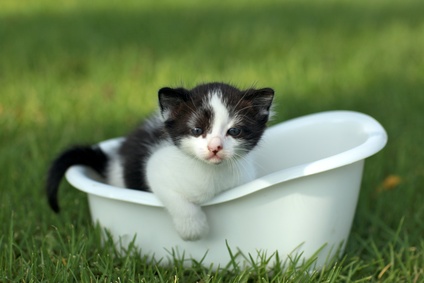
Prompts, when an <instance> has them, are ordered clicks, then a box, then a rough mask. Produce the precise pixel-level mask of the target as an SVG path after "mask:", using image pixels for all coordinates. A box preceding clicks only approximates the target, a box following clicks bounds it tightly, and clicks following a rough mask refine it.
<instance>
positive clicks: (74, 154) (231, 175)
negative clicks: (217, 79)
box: [47, 83, 274, 240]
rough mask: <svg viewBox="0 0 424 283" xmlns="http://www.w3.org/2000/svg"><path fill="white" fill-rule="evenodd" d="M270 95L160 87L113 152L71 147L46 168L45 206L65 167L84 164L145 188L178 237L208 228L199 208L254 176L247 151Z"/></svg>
mask: <svg viewBox="0 0 424 283" xmlns="http://www.w3.org/2000/svg"><path fill="white" fill-rule="evenodd" d="M273 96H274V91H273V90H272V89H270V88H264V89H258V90H255V89H248V90H245V91H240V90H238V89H237V88H235V87H232V86H230V85H227V84H223V83H208V84H202V85H199V86H197V87H195V88H193V89H192V90H186V89H184V88H176V89H172V88H162V89H160V90H159V105H160V111H159V112H158V113H157V114H156V115H154V116H152V117H151V118H150V119H148V120H147V121H145V122H144V124H142V125H141V126H140V127H139V128H137V129H136V130H135V131H134V132H133V133H131V134H130V135H129V136H128V137H127V138H126V139H125V140H124V142H123V143H122V145H121V147H120V149H119V150H118V152H117V153H115V154H108V155H106V154H105V153H104V152H103V151H102V150H101V149H100V148H98V147H74V148H71V149H69V150H67V151H65V152H64V153H62V155H60V156H59V157H58V158H57V159H56V160H55V161H54V162H53V164H52V167H51V168H50V171H49V174H48V179H47V195H48V199H49V203H50V206H51V207H52V209H53V210H55V211H56V212H58V211H59V207H58V204H57V191H58V186H59V183H60V180H61V178H62V177H63V175H64V173H65V172H66V170H67V169H68V168H69V167H70V166H72V165H75V164H82V165H87V166H90V167H92V168H93V169H95V170H96V171H97V172H99V173H100V174H102V175H103V176H104V177H105V178H106V180H107V182H108V183H109V184H111V185H114V186H119V187H127V188H132V189H137V190H145V191H152V192H153V193H154V194H155V195H156V196H157V197H158V198H159V199H160V200H161V202H162V203H163V204H164V206H165V207H166V209H167V210H168V211H169V213H170V215H171V217H172V219H173V222H174V225H175V228H176V230H177V231H178V233H179V235H180V236H181V238H183V239H184V240H197V239H199V238H200V237H201V236H203V235H205V234H206V233H207V231H208V223H207V220H206V216H205V214H204V213H203V211H202V209H201V207H200V205H201V204H202V203H204V202H206V201H208V200H210V199H211V198H213V197H214V196H215V195H216V194H218V193H220V192H222V191H224V190H227V189H229V188H232V187H235V186H237V185H240V184H243V183H246V182H248V181H250V180H252V179H254V178H255V168H254V162H253V160H252V154H251V150H252V149H253V148H254V147H255V146H256V145H257V144H258V142H259V140H260V138H261V136H262V134H263V132H264V130H265V127H266V122H267V121H268V118H269V113H270V107H271V103H272V100H273Z"/></svg>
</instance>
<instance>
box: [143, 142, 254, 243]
mask: <svg viewBox="0 0 424 283" xmlns="http://www.w3.org/2000/svg"><path fill="white" fill-rule="evenodd" d="M251 159H252V156H251V154H247V155H245V156H244V157H243V158H240V159H235V160H234V159H233V160H226V161H225V162H222V163H220V164H208V163H206V162H204V161H201V160H199V159H197V158H195V157H192V156H189V155H187V154H185V153H184V152H182V151H181V150H180V149H178V148H177V147H176V146H174V145H164V146H162V147H161V148H159V149H157V150H155V152H154V153H153V154H152V156H151V157H150V158H149V161H148V162H147V166H146V179H147V182H148V184H149V187H150V188H151V190H152V191H153V193H155V195H156V196H157V197H158V198H159V199H160V200H161V201H162V203H163V204H164V206H165V207H166V208H167V210H168V211H169V213H170V214H171V216H172V218H173V221H174V224H175V228H176V229H177V231H178V233H179V234H180V236H181V237H182V238H183V239H185V240H196V239H198V238H200V237H201V236H202V235H204V234H205V233H207V231H208V224H207V220H206V216H205V214H204V213H203V211H202V210H201V207H200V205H201V204H202V203H204V202H206V201H208V200H210V199H211V198H213V197H214V196H215V195H217V194H218V193H220V192H222V191H224V190H227V189H230V188H232V187H235V186H237V185H239V184H242V183H246V182H248V181H250V180H252V179H254V178H255V169H254V166H253V165H254V162H253V161H252V160H251Z"/></svg>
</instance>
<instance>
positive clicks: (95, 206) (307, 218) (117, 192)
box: [66, 111, 387, 269]
mask: <svg viewBox="0 0 424 283" xmlns="http://www.w3.org/2000/svg"><path fill="white" fill-rule="evenodd" d="M121 140H122V139H114V140H108V141H105V142H102V143H100V146H101V147H102V148H103V149H104V150H105V151H112V150H114V149H115V148H116V147H117V146H118V145H119V143H120V141H121ZM386 142H387V135H386V132H385V130H384V129H383V127H382V126H381V125H380V124H379V123H378V122H377V121H375V120H374V119H373V118H371V117H369V116H367V115H364V114H361V113H357V112H350V111H331V112H323V113H318V114H312V115H308V116H304V117H301V118H297V119H293V120H290V121H287V122H283V123H280V124H278V125H275V126H273V127H270V128H269V129H267V131H266V133H265V135H264V137H263V140H262V142H261V144H260V146H259V147H258V148H257V149H256V151H255V154H256V162H257V164H258V178H257V179H255V180H253V181H252V182H250V183H247V184H244V185H241V186H239V187H236V188H233V189H231V190H228V191H226V192H224V193H222V194H220V195H218V196H216V197H215V198H214V199H213V200H211V201H209V202H208V203H205V204H204V206H203V209H204V211H205V213H206V215H207V217H208V221H209V225H210V232H209V234H208V235H207V236H206V237H205V238H203V239H201V240H199V241H194V242H185V241H183V240H181V239H180V237H179V236H178V234H177V233H176V231H175V230H174V226H173V224H172V220H171V218H170V216H169V215H168V213H167V212H166V211H165V209H164V207H163V206H162V204H161V203H160V201H159V200H158V199H157V198H156V197H155V196H154V195H153V194H152V193H148V192H141V191H135V190H129V189H122V188H115V187H112V186H109V185H106V184H104V183H102V182H101V180H100V179H99V177H98V176H97V175H96V174H95V173H94V172H93V171H92V170H90V169H88V168H86V167H83V166H74V167H71V168H70V169H69V170H68V171H67V174H66V178H67V180H68V181H69V182H70V183H71V184H72V185H73V186H74V187H76V188H78V189H80V190H81V191H84V192H86V193H87V194H88V200H89V206H90V211H91V216H92V219H93V221H94V222H98V223H99V224H100V225H101V226H102V227H103V228H106V229H107V230H109V232H110V234H111V235H112V236H113V237H114V239H115V240H116V242H117V245H118V247H124V248H126V247H127V246H128V245H129V243H131V241H133V240H134V236H135V235H137V236H136V238H135V242H134V243H135V245H136V246H137V247H138V248H140V249H141V252H142V253H143V254H148V255H151V256H154V258H155V259H156V260H159V259H164V260H162V261H161V262H162V263H166V262H167V260H166V259H170V260H172V259H173V258H175V257H177V258H178V257H179V258H185V259H194V260H196V261H198V262H202V264H203V265H204V266H207V267H212V268H214V269H216V268H219V267H225V266H227V264H228V263H229V262H230V260H231V258H232V260H233V262H236V263H237V264H239V265H240V266H244V265H246V264H247V265H248V264H249V261H250V259H251V258H253V259H254V260H256V259H257V257H259V256H264V255H266V256H267V257H271V261H270V264H272V263H273V262H274V259H273V258H272V255H273V254H274V253H275V252H278V257H279V260H280V261H282V262H284V261H285V260H286V259H288V257H289V256H291V257H294V256H296V255H299V256H300V257H301V258H302V259H309V258H310V257H316V262H315V263H316V266H322V265H323V264H325V262H326V260H327V259H328V258H331V257H333V256H337V255H338V254H339V253H340V252H342V251H343V249H344V245H345V243H346V240H347V238H348V236H349V232H350V229H351V225H352V220H353V217H354V214H355V209H356V204H357V200H358V194H359V189H360V185H361V179H362V171H363V165H364V159H365V158H366V157H369V156H371V155H373V154H375V153H376V152H378V151H379V150H380V149H382V148H383V147H384V146H385V144H386ZM318 251H319V252H318ZM236 254H238V256H236V257H235V260H234V256H235V255H236ZM190 263H191V261H188V264H190Z"/></svg>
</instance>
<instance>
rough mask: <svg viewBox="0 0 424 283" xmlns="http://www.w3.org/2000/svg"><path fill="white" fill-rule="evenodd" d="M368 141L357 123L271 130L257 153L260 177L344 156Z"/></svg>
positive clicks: (316, 124)
mask: <svg viewBox="0 0 424 283" xmlns="http://www.w3.org/2000/svg"><path fill="white" fill-rule="evenodd" d="M282 128H284V129H282ZM367 138H368V134H367V133H366V132H365V131H364V127H363V125H361V124H360V123H359V122H356V121H341V120H340V121H331V120H330V121H329V120H326V121H316V122H313V121H312V123H308V124H307V125H304V126H302V127H298V126H296V127H291V125H290V124H287V125H285V124H284V123H283V124H279V125H276V126H273V127H270V128H269V129H268V131H267V132H266V133H265V135H264V137H263V140H262V142H261V143H260V144H259V146H258V149H257V151H256V153H255V154H256V158H255V159H256V162H257V165H258V166H257V170H258V172H257V173H258V177H262V176H265V175H268V174H271V173H275V172H277V171H280V170H284V169H288V168H291V167H295V166H298V165H302V164H308V163H312V162H315V161H318V160H321V159H324V158H328V157H331V156H334V155H336V154H340V153H342V152H345V151H347V150H350V149H352V148H355V147H357V146H360V145H361V144H363V143H364V142H365V141H366V140H367Z"/></svg>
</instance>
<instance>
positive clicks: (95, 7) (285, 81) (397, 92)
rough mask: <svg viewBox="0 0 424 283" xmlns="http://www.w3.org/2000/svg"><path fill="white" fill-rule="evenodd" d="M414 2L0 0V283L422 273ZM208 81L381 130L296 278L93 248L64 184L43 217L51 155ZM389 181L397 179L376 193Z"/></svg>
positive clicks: (367, 277)
mask: <svg viewBox="0 0 424 283" xmlns="http://www.w3.org/2000/svg"><path fill="white" fill-rule="evenodd" d="M153 2H155V3H153ZM156 2H157V3H156ZM422 11H424V2H422V1H420V0H416V1H413V0H408V1H403V0H390V1H383V0H376V1H366V0H359V1H347V0H342V1H336V0H323V1H311V0H300V1H294V0H293V1H289V0H285V1H278V2H277V1H271V0H265V1H241V0H234V1H226V2H225V3H220V4H217V3H215V2H212V1H202V2H200V1H193V0H183V1H168V0H164V1H135V0H134V1H125V3H124V1H122V2H121V1H100V0H96V1H82V0H65V1H51V0H42V1H32V0H26V1H8V2H7V1H3V2H2V3H1V4H0V251H1V253H0V282H39V281H45V282H68V281H75V282H95V281H98V282H139V281H141V282H196V281H199V282H307V281H311V282H424V240H423V235H424V201H423V200H424V190H423V184H424V150H423V145H424V133H423V129H424V118H423V114H422V109H423V108H424V93H423V92H424V56H423V50H424V17H423V16H422ZM211 80H217V81H226V82H231V83H234V84H236V85H238V86H240V87H250V86H251V85H256V86H258V87H266V86H269V87H273V88H274V89H275V90H276V93H277V96H276V103H277V107H276V111H277V116H276V118H275V120H274V122H280V121H284V120H286V119H289V118H293V117H297V116H301V115H304V114H308V113H312V112H320V111H325V110H332V109H349V110H355V111H360V112H364V113H367V114H369V115H371V116H373V117H375V118H376V119H377V120H378V121H380V122H381V123H382V125H383V126H384V127H385V128H386V130H387V132H388V135H389V143H388V144H387V146H386V148H385V149H384V150H383V151H382V152H380V153H378V154H377V155H375V156H373V157H372V158H370V159H369V160H367V162H366V167H365V173H364V179H363V185H362V190H361V194H360V198H359V203H358V208H357V213H356V217H355V220H354V223H353V227H352V233H351V236H350V238H349V241H348V243H347V246H346V251H345V254H344V255H343V257H342V258H341V259H340V260H337V261H336V262H334V263H332V264H330V265H328V266H327V267H325V268H324V269H323V270H322V271H317V272H312V273H309V272H307V266H303V267H300V268H294V267H293V266H291V267H290V266H288V267H287V266H286V267H287V270H286V271H282V269H281V268H280V267H275V268H274V269H273V271H274V272H273V273H269V272H267V270H266V267H265V263H266V261H265V260H264V262H262V263H258V265H257V266H255V267H252V268H251V269H246V270H236V271H230V270H221V271H218V272H214V271H211V270H209V269H208V268H207V267H201V266H200V265H199V264H197V263H193V266H192V267H191V268H184V267H182V264H181V262H179V261H178V260H177V261H175V264H173V265H170V266H168V267H163V266H160V265H156V264H152V263H150V262H149V258H146V257H145V255H143V254H140V253H139V252H137V250H136V249H131V248H130V249H129V251H128V252H127V253H126V254H118V253H117V252H116V251H115V250H114V249H113V248H112V244H111V241H110V240H107V241H106V243H105V245H104V247H103V246H102V245H101V244H100V234H101V233H100V231H99V229H97V228H96V227H95V226H93V225H92V223H91V220H90V218H89V210H88V206H87V203H86V197H85V195H84V194H82V193H80V192H78V191H76V190H74V189H72V188H71V187H70V186H69V185H68V184H65V183H64V185H63V187H62V192H61V195H60V198H61V203H62V206H63V212H62V213H61V214H60V215H59V216H57V215H54V214H53V213H52V212H51V211H50V210H49V208H48V206H47V203H46V200H45V196H44V191H43V181H44V177H45V172H46V168H47V166H48V165H49V162H50V161H51V159H52V158H53V157H54V156H55V155H56V154H57V153H58V152H59V151H60V150H61V149H63V148H65V147H66V146H68V145H70V144H74V143H94V142H97V141H101V140H104V139H107V138H111V137H115V136H121V135H124V134H125V133H127V132H128V131H129V130H130V129H132V128H133V127H134V126H135V125H136V123H137V122H138V121H139V120H140V119H143V118H144V117H145V116H146V115H148V114H149V113H150V112H151V111H153V110H154V109H155V107H156V103H157V102H156V93H157V90H158V89H159V88H161V87H163V86H178V85H181V84H182V85H184V86H187V87H191V86H194V85H195V84H197V83H199V82H205V81H211ZM391 175H395V176H399V177H400V178H401V182H400V183H399V184H398V185H396V186H394V187H391V188H390V189H389V188H387V187H386V189H381V188H383V187H382V183H383V181H384V180H385V179H386V178H387V177H388V176H391Z"/></svg>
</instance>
